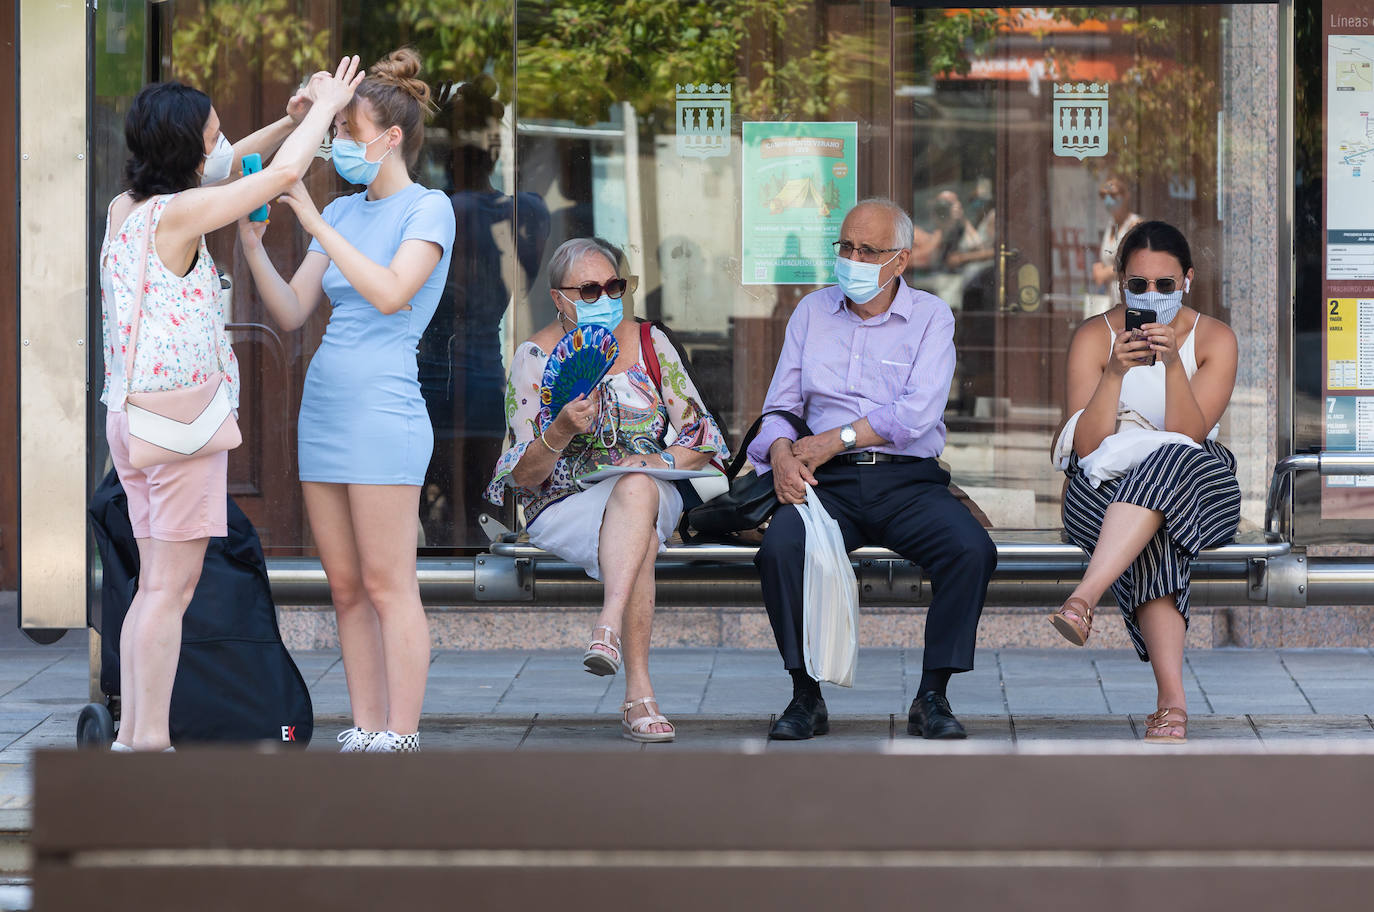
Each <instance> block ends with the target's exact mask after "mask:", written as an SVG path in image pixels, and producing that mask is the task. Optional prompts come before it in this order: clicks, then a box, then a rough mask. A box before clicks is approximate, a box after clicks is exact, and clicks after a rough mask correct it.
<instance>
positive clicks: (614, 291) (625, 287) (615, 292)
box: [558, 276, 639, 304]
mask: <svg viewBox="0 0 1374 912" xmlns="http://www.w3.org/2000/svg"><path fill="white" fill-rule="evenodd" d="M638 287H639V276H630V277H629V278H628V279H622V278H621V277H620V276H616V277H615V278H614V279H607V280H606V282H605V284H602V283H601V282H583V283H582V284H581V285H559V286H558V290H559V291H575V292H577V294H578V297H580V298H581V299H582V300H584V301H586V302H587V303H588V304H595V303H596V302H597V299H598V298H600V297H601V293H602V292H603V291H604V292H605V293H606V297H608V298H610V299H612V300H614V301H619V300H620V299H621V298H623V297H625V292H627V291H628V292H630V293H631V294H633V293H634V290H635V289H636V288H638Z"/></svg>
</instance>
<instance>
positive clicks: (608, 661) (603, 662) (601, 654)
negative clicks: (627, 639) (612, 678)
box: [582, 624, 620, 675]
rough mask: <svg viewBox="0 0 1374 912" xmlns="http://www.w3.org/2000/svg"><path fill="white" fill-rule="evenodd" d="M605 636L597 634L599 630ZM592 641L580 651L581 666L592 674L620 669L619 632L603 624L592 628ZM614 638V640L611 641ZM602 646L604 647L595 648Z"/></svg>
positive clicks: (606, 673)
mask: <svg viewBox="0 0 1374 912" xmlns="http://www.w3.org/2000/svg"><path fill="white" fill-rule="evenodd" d="M602 630H604V631H606V636H597V634H598V633H599V632H600V631H602ZM592 634H593V636H592V641H591V643H589V644H588V645H587V651H586V652H584V653H582V667H583V668H585V669H586V670H587V671H589V672H590V673H592V674H594V675H613V674H615V673H616V672H617V671H619V670H620V634H618V633H616V632H615V631H614V630H612V629H611V628H609V627H607V626H606V625H605V624H601V625H600V626H597V627H593V628H592ZM612 640H614V642H612ZM598 646H604V647H606V648H605V649H597V648H596V647H598Z"/></svg>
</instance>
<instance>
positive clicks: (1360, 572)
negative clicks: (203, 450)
mask: <svg viewBox="0 0 1374 912" xmlns="http://www.w3.org/2000/svg"><path fill="white" fill-rule="evenodd" d="M1306 471H1312V472H1317V473H1319V474H1321V475H1370V474H1374V453H1308V454H1298V455H1294V456H1289V457H1287V458H1285V459H1283V460H1280V461H1279V463H1278V465H1276V466H1275V467H1274V474H1273V480H1272V481H1271V483H1270V488H1269V492H1268V499H1267V505H1266V516H1265V526H1264V529H1263V530H1262V531H1254V532H1247V533H1243V534H1242V535H1240V536H1239V537H1238V538H1237V540H1236V541H1235V542H1233V543H1231V544H1228V545H1223V546H1221V547H1219V548H1209V549H1207V550H1205V551H1203V553H1202V554H1201V555H1200V556H1199V559H1198V560H1197V561H1196V562H1194V564H1193V571H1192V573H1193V590H1192V600H1193V603H1194V604H1195V605H1199V606H1209V605H1210V606H1220V605H1246V604H1263V605H1271V606H1302V605H1307V604H1317V605H1358V604H1371V603H1374V559H1370V558H1340V557H1309V556H1308V555H1307V554H1306V553H1305V549H1303V548H1302V547H1301V546H1296V547H1295V545H1294V543H1293V540H1292V488H1293V485H1292V476H1293V475H1294V474H1295V473H1297V472H1306ZM500 533H501V534H497V535H496V537H495V540H494V541H492V543H491V545H490V546H489V551H488V552H487V553H484V554H479V555H477V556H476V557H468V558H453V559H443V560H425V561H422V562H421V564H420V569H419V577H420V590H421V594H422V597H423V598H424V600H425V602H426V603H428V604H435V605H466V604H477V603H507V604H515V603H519V602H534V601H538V602H539V603H541V604H548V605H591V604H596V603H598V602H599V601H600V599H601V585H600V583H598V582H596V581H595V580H591V579H588V578H587V575H586V574H585V573H584V572H583V571H582V569H581V568H580V567H577V566H574V565H571V564H568V563H566V562H565V561H562V560H560V559H559V558H558V557H557V556H556V555H553V554H549V553H547V552H544V551H541V550H540V549H539V548H536V547H534V546H532V545H530V544H529V542H528V541H522V540H520V538H519V537H516V536H512V535H509V534H504V530H500ZM991 535H992V538H993V541H994V542H995V543H996V545H997V554H998V566H997V572H996V574H995V575H994V577H993V580H992V583H991V585H990V587H989V592H988V604H989V605H1006V606H1025V605H1049V604H1054V603H1057V602H1059V601H1062V600H1063V599H1064V598H1065V597H1067V595H1068V593H1069V592H1070V591H1071V590H1072V588H1073V586H1074V585H1075V584H1076V583H1077V581H1078V580H1079V579H1081V577H1082V574H1083V569H1084V568H1085V567H1086V566H1087V560H1088V558H1087V555H1086V554H1085V553H1084V552H1083V550H1082V549H1081V548H1079V547H1078V546H1076V545H1074V544H1072V543H1070V542H1067V541H1065V540H1064V538H1063V536H1062V534H1061V533H1059V532H1056V531H1053V530H1041V529H1031V530H1026V529H993V530H991ZM756 551H757V548H756V547H754V546H749V545H718V544H673V545H670V546H669V547H668V549H667V550H666V551H664V552H663V553H661V554H660V555H659V557H658V593H657V595H658V602H659V604H662V605H719V606H727V605H751V604H758V603H759V602H760V600H761V594H760V591H759V581H758V573H757V571H756V570H755V568H754V566H753V560H754V554H755V553H756ZM852 556H853V560H854V566H855V572H856V574H857V576H858V578H859V590H860V601H861V602H862V603H865V604H874V605H894V604H897V605H910V606H913V607H919V606H922V605H925V604H928V603H929V597H930V587H929V585H927V581H926V580H925V579H924V578H923V574H922V573H921V569H920V568H919V567H917V566H915V565H914V564H912V563H911V562H909V561H906V560H903V559H902V558H901V557H899V556H898V555H896V554H894V553H893V552H891V551H888V550H886V549H884V548H860V549H859V550H857V551H855V552H854V553H853V555H852ZM268 566H269V573H270V575H271V577H272V583H273V594H274V596H275V597H276V598H277V601H278V602H279V603H281V604H320V603H323V602H327V601H328V588H327V584H326V582H325V578H324V571H323V570H322V569H320V566H319V564H318V562H316V561H314V560H312V559H308V558H278V559H273V560H270V561H269V562H268Z"/></svg>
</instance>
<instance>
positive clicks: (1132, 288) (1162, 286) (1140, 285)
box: [1126, 276, 1178, 294]
mask: <svg viewBox="0 0 1374 912" xmlns="http://www.w3.org/2000/svg"><path fill="white" fill-rule="evenodd" d="M1154 286H1155V291H1157V292H1159V293H1160V294H1173V293H1174V289H1175V288H1177V287H1178V280H1177V279H1173V278H1170V277H1168V276H1165V277H1164V278H1162V279H1155V280H1154ZM1149 287H1150V280H1149V279H1142V278H1141V277H1140V276H1135V277H1133V278H1129V279H1127V280H1126V290H1127V291H1129V292H1130V293H1131V294H1144V293H1145V289H1147V288H1149Z"/></svg>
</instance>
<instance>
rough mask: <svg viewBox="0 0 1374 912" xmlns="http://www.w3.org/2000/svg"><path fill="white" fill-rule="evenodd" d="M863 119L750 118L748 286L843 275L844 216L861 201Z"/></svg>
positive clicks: (746, 135) (822, 281) (823, 281)
mask: <svg viewBox="0 0 1374 912" xmlns="http://www.w3.org/2000/svg"><path fill="white" fill-rule="evenodd" d="M858 136H859V127H858V124H856V123H853V122H849V123H785V122H784V123H745V124H744V126H743V139H744V181H743V194H742V196H743V200H742V207H741V208H742V209H743V231H742V233H741V234H742V237H743V251H742V255H741V259H742V261H743V269H742V270H741V272H742V278H743V281H744V284H745V285H828V284H830V283H832V282H834V281H835V270H834V268H833V264H834V260H835V248H834V247H832V246H831V242H832V241H836V240H839V237H840V222H842V221H844V216H845V214H846V213H847V212H849V210H850V209H852V208H854V204H855V203H856V202H858V196H857V187H858V182H857V180H856V176H855V166H854V161H855V155H856V153H857V146H858Z"/></svg>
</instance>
